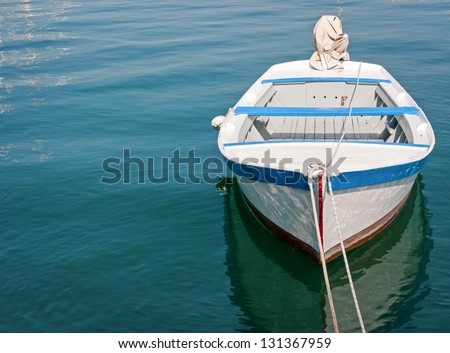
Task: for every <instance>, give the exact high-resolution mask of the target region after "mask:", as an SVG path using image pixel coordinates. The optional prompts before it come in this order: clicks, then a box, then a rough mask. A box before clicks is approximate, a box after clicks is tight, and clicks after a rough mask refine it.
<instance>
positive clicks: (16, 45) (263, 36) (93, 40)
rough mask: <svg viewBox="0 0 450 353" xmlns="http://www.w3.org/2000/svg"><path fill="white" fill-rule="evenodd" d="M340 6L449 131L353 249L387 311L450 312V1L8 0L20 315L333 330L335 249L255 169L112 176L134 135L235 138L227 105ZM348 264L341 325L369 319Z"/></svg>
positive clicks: (151, 142) (47, 320)
mask: <svg viewBox="0 0 450 353" xmlns="http://www.w3.org/2000/svg"><path fill="white" fill-rule="evenodd" d="M323 14H336V15H340V16H341V19H342V21H343V23H344V30H345V32H347V33H348V34H349V36H350V47H349V52H350V56H351V58H352V59H353V60H357V61H360V60H362V61H369V62H375V63H379V64H381V65H383V66H384V67H386V68H387V69H388V70H389V71H390V72H391V73H392V74H393V75H394V76H395V77H396V78H397V79H398V80H399V81H400V82H401V83H402V85H403V86H404V87H405V88H406V89H407V90H408V91H409V92H410V93H411V95H412V96H413V97H414V98H415V99H416V100H417V102H418V103H419V104H420V105H421V107H422V108H423V109H424V111H425V112H426V114H427V115H428V118H429V119H430V121H431V122H432V124H433V127H434V129H435V133H436V140H437V145H436V148H435V150H434V152H433V154H432V156H431V158H430V159H429V161H428V163H427V165H426V168H425V169H424V171H423V172H422V174H421V176H420V178H419V179H418V181H417V183H416V184H415V186H414V189H413V192H412V194H411V197H410V198H409V200H408V203H407V205H406V206H405V208H404V210H403V211H402V213H401V214H400V215H399V217H398V218H397V219H396V221H395V222H394V223H393V224H392V226H390V227H389V228H388V229H387V230H386V231H385V232H384V233H382V235H380V236H379V237H378V238H377V239H375V240H374V241H373V242H371V243H369V244H367V245H366V246H364V247H362V248H359V249H357V250H355V251H353V252H351V253H350V254H349V259H350V266H351V268H352V269H353V273H354V279H355V287H356V291H357V293H358V295H359V298H360V305H361V311H362V314H363V317H364V319H365V322H366V326H367V329H368V330H369V331H375V332H450V320H449V319H448V318H449V316H450V281H449V279H448V276H449V270H450V257H449V256H448V254H449V253H450V240H449V230H450V217H449V216H448V213H449V212H450V205H449V202H448V201H449V199H450V193H449V191H448V188H447V187H446V183H445V182H446V180H447V175H448V150H449V148H450V139H449V137H448V133H449V126H450V123H449V119H448V116H447V115H448V113H447V106H448V105H449V103H450V99H449V97H450V94H449V90H448V82H449V81H450V69H449V67H450V66H449V65H450V61H449V57H450V2H449V1H406V0H405V1H401V0H398V1H385V0H383V1H382V0H377V1H370V2H362V1H361V2H357V1H343V0H340V1H314V2H313V1H309V2H307V1H298V0H296V1H294V0H292V1H281V2H280V1H275V0H273V1H269V0H264V1H255V0H249V1H246V2H238V1H226V2H225V1H216V0H208V1H206V0H199V1H181V0H174V1H144V0H140V1H133V2H124V1H118V0H101V1H86V0H83V1H68V0H64V1H63V0H61V1H59V0H46V1H44V0H17V1H12V0H2V1H1V4H0V131H1V132H0V332H268V331H270V332H293V331H297V332H311V331H312V332H322V331H332V325H331V319H330V317H329V314H328V313H329V309H328V306H327V304H326V294H325V287H324V284H323V280H322V273H321V268H320V266H318V265H317V264H316V263H314V262H313V261H311V260H310V259H308V258H307V257H306V256H305V255H303V254H301V253H299V252H296V251H294V250H292V249H290V248H289V247H287V246H286V245H284V244H282V243H280V242H279V241H278V240H277V239H274V238H273V237H272V236H270V235H269V234H268V233H267V232H266V231H265V230H264V229H263V228H262V227H261V226H260V225H259V223H258V222H257V221H256V220H255V219H254V218H253V216H252V215H251V213H250V212H249V211H248V210H247V209H246V207H245V205H244V203H243V201H242V199H241V197H240V195H239V192H238V188H237V186H235V185H228V187H227V192H224V191H223V190H222V191H220V192H218V191H216V186H215V182H206V181H204V180H203V181H202V182H200V183H195V182H186V183H180V182H177V181H176V180H175V175H174V173H173V172H171V173H170V175H169V181H168V182H167V183H158V184H155V183H150V182H149V181H148V180H144V181H145V182H144V183H139V176H140V174H139V173H138V168H139V166H138V165H137V163H134V164H133V165H132V168H131V174H130V180H129V181H130V182H129V183H124V182H119V183H115V184H105V183H101V182H100V180H101V178H102V177H105V176H107V177H111V176H112V174H111V173H105V171H103V170H102V162H103V161H104V160H105V159H107V158H108V157H118V158H122V157H123V153H124V152H123V151H124V149H129V150H130V156H132V157H140V158H142V159H146V158H147V157H154V159H155V161H158V163H159V161H161V160H162V159H164V158H168V157H171V156H173V155H174V153H175V152H174V151H176V150H179V152H180V154H181V155H182V156H187V154H188V151H189V150H191V149H195V155H196V156H198V157H199V158H201V160H205V159H206V158H208V157H210V158H214V157H218V156H219V153H218V151H217V147H216V132H215V131H214V130H212V129H211V128H210V120H211V118H213V117H214V116H216V115H219V114H223V113H225V112H226V110H227V109H228V107H230V106H232V105H233V104H234V102H235V101H236V100H237V99H238V98H239V97H240V96H241V95H242V94H243V92H244V91H245V90H246V89H247V88H248V87H249V86H250V84H251V83H253V82H254V81H255V80H256V78H257V77H259V76H260V75H261V74H262V73H263V72H264V71H265V70H266V69H267V68H268V67H269V66H271V65H272V64H274V63H278V62H284V61H290V60H297V59H306V58H309V56H310V55H311V54H312V50H313V44H312V29H313V26H314V24H315V22H316V21H317V19H318V18H319V17H320V16H321V15H323ZM160 165H161V164H157V166H156V167H155V168H154V169H155V170H154V172H155V173H154V174H155V175H161V174H160V173H161V167H160ZM141 172H142V173H144V172H145V170H141ZM190 172H191V176H192V174H195V175H196V176H201V175H202V168H201V166H200V165H196V166H195V168H194V169H193V170H191V171H190ZM188 174H189V170H188V168H187V167H186V166H185V165H183V166H182V168H181V175H180V177H183V176H187V175H188ZM141 176H144V175H141ZM178 179H182V178H178ZM179 181H180V180H179ZM329 273H330V279H331V286H332V288H333V290H334V295H335V305H336V307H337V312H338V318H339V320H340V326H341V329H342V331H350V332H352V331H357V330H358V324H357V320H356V315H355V314H354V310H353V307H352V302H351V296H350V291H349V287H348V284H347V282H346V277H345V269H344V266H343V263H342V262H341V261H335V262H333V263H332V264H330V266H329Z"/></svg>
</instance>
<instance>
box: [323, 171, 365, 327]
mask: <svg viewBox="0 0 450 353" xmlns="http://www.w3.org/2000/svg"><path fill="white" fill-rule="evenodd" d="M327 177H328V179H327V181H328V191H329V193H330V196H331V205H332V206H333V213H334V220H335V222H336V227H337V232H338V235H339V241H340V243H341V250H342V257H343V258H344V263H345V269H346V270H347V277H348V282H349V284H350V289H351V292H352V296H353V302H354V303H355V309H356V314H357V315H358V320H359V325H360V327H361V331H362V332H363V333H365V332H366V328H365V327H364V321H363V318H362V315H361V310H360V309H359V304H358V298H357V297H356V292H355V287H354V286H353V279H352V273H351V271H350V266H349V264H348V260H347V252H346V251H345V245H344V241H343V239H342V233H341V227H340V224H339V219H338V216H337V211H336V204H335V202H334V195H333V188H332V186H331V177H330V176H327Z"/></svg>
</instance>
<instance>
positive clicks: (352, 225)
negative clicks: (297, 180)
mask: <svg viewBox="0 0 450 353" xmlns="http://www.w3.org/2000/svg"><path fill="white" fill-rule="evenodd" d="M416 177H417V174H414V175H412V176H409V177H407V178H403V179H399V180H395V181H391V182H386V183H382V184H375V185H369V186H364V187H358V188H351V189H344V190H336V191H335V192H333V195H334V200H335V205H336V210H337V213H338V221H339V226H340V231H341V235H342V238H343V241H344V244H345V247H346V249H347V250H350V249H353V248H356V247H358V246H360V245H362V244H364V243H366V242H367V241H369V240H370V239H372V238H373V237H374V236H376V235H377V234H378V233H380V232H381V231H382V230H383V229H384V228H385V227H386V226H388V225H389V224H390V222H391V221H392V220H393V219H394V218H395V216H396V215H397V214H398V213H399V212H400V210H401V209H402V207H403V205H404V204H405V202H406V199H407V198H408V195H409V192H410V191H411V188H412V186H413V184H414V181H415V179H416ZM237 181H238V183H239V186H240V189H241V191H242V193H243V195H244V197H245V200H246V202H247V203H248V205H249V207H250V208H251V210H252V211H253V213H254V215H255V216H256V217H257V218H258V219H259V220H260V222H261V223H262V224H263V225H264V226H265V227H266V228H267V229H268V230H269V231H270V232H271V233H272V234H274V235H276V236H277V237H279V238H280V239H281V240H283V241H285V242H286V243H288V244H289V245H291V246H292V247H294V248H296V249H299V250H302V251H305V252H306V253H308V254H309V255H311V256H312V257H313V258H315V259H316V260H319V247H318V241H317V234H316V230H315V225H314V217H313V213H312V212H313V210H312V207H311V199H310V193H309V190H304V189H299V188H292V187H287V186H281V185H277V184H271V183H264V182H258V181H254V180H250V179H246V178H244V177H242V176H239V177H237ZM315 194H316V197H317V193H315ZM323 238H324V252H325V259H326V261H327V262H328V261H331V260H333V259H335V258H336V257H338V256H339V255H340V254H341V246H340V240H339V233H338V228H337V224H336V221H335V217H334V212H333V207H332V203H331V197H330V194H329V193H328V192H327V193H326V194H325V197H324V202H323Z"/></svg>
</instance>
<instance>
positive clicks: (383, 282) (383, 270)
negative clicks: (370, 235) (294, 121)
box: [220, 175, 433, 332]
mask: <svg viewBox="0 0 450 353" xmlns="http://www.w3.org/2000/svg"><path fill="white" fill-rule="evenodd" d="M220 187H222V188H223V189H225V188H226V190H227V194H226V196H225V225H224V233H225V240H226V243H227V245H228V252H227V258H226V264H227V266H228V274H229V276H230V279H231V291H232V295H231V300H232V302H233V304H235V305H237V306H239V307H240V308H241V309H242V311H243V315H242V317H241V319H240V323H241V324H242V325H243V327H244V329H242V330H241V331H245V332H333V324H332V320H331V315H330V314H329V313H330V310H329V307H328V303H327V300H326V290H325V285H324V281H323V274H322V270H321V267H320V266H319V265H318V264H317V263H316V262H315V261H314V260H312V259H310V258H308V257H307V256H306V255H304V254H303V253H300V252H297V251H295V250H293V249H292V248H290V247H288V246H287V245H285V244H284V243H283V242H281V241H279V240H278V239H277V238H275V237H273V236H272V235H271V234H269V233H268V232H267V231H266V230H265V228H264V227H263V226H262V225H261V224H260V223H259V222H258V221H257V220H256V218H255V217H254V216H253V214H252V213H251V211H250V210H249V209H248V207H247V205H246V204H245V201H244V199H243V197H242V195H241V193H240V190H239V187H238V185H237V183H235V182H232V181H231V180H228V184H226V183H225V184H224V183H223V182H222V184H221V185H220ZM430 235H431V231H430V228H429V227H428V221H427V218H426V207H425V199H424V196H423V194H422V178H421V176H420V175H419V177H418V178H417V180H416V182H415V184H414V187H413V189H412V191H411V194H410V196H409V198H408V200H407V203H406V204H405V206H404V207H403V210H402V211H401V213H400V214H399V215H398V217H397V218H396V219H395V220H394V222H393V223H392V224H391V225H390V226H389V227H388V228H387V229H385V230H384V231H383V233H381V234H380V235H379V236H378V237H377V238H376V239H374V240H372V242H371V243H370V244H369V245H368V246H366V245H364V246H361V247H360V248H358V249H355V250H353V251H351V252H350V253H349V254H348V259H349V265H350V268H351V270H352V274H353V280H354V285H355V290H356V293H357V296H358V300H359V304H360V308H361V312H362V316H363V319H364V322H365V326H366V329H367V331H372V332H392V331H399V332H404V331H414V326H413V324H412V323H411V316H412V314H414V312H415V310H416V304H417V303H418V302H420V300H422V299H423V298H424V297H426V296H427V294H428V292H429V290H430V289H429V288H428V287H427V274H426V265H427V263H428V261H429V253H430V250H431V248H432V246H433V242H432V240H431V238H430ZM328 274H329V277H330V284H331V288H332V293H333V299H334V305H335V308H336V313H337V318H338V323H339V328H340V331H341V332H358V331H359V324H358V319H357V316H356V312H355V308H354V304H353V301H352V297H351V292H350V287H349V284H348V280H347V276H346V272H345V266H344V263H343V261H342V258H339V259H336V260H335V261H333V262H331V263H329V264H328Z"/></svg>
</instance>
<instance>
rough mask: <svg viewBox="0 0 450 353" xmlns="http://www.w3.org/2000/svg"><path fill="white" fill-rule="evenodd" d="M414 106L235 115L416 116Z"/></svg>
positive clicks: (254, 110) (249, 110)
mask: <svg viewBox="0 0 450 353" xmlns="http://www.w3.org/2000/svg"><path fill="white" fill-rule="evenodd" d="M418 112H419V109H417V108H416V107H414V106H405V107H354V108H316V107H255V106H238V107H236V108H234V114H236V115H239V114H247V115H251V116H349V115H350V114H351V116H376V115H380V116H382V115H405V114H411V115H416V114H417V113H418Z"/></svg>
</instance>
